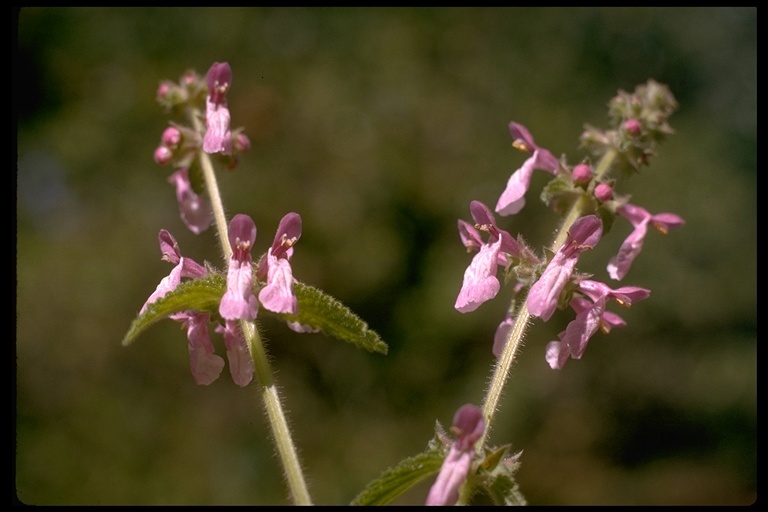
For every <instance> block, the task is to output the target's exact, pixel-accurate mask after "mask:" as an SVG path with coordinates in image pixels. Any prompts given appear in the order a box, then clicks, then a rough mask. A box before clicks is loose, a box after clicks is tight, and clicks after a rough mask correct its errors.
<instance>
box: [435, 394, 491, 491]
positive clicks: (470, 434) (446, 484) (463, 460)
mask: <svg viewBox="0 0 768 512" xmlns="http://www.w3.org/2000/svg"><path fill="white" fill-rule="evenodd" d="M451 430H452V431H453V432H454V433H455V435H456V438H455V440H454V441H453V443H452V444H451V447H450V448H449V450H448V455H446V457H445V460H444V461H443V465H442V467H441V468H440V473H439V474H438V475H437V479H436V480H435V483H434V484H432V487H431V488H430V489H429V494H428V495H427V501H426V503H425V504H426V505H455V504H456V502H457V501H458V500H459V490H460V488H461V486H462V485H463V484H464V482H466V481H467V477H468V476H469V471H470V469H471V468H472V458H473V457H474V453H475V452H474V445H475V443H476V442H477V441H478V439H480V437H482V435H483V432H484V431H485V419H484V418H483V413H482V411H481V410H480V408H478V407H477V406H475V405H472V404H465V405H463V406H461V407H460V408H459V410H458V411H456V414H455V415H454V417H453V427H452V428H451Z"/></svg>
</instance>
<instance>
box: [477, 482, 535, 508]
mask: <svg viewBox="0 0 768 512" xmlns="http://www.w3.org/2000/svg"><path fill="white" fill-rule="evenodd" d="M485 490H486V492H487V493H488V496H490V498H491V500H492V501H493V502H494V504H496V505H526V504H527V502H526V501H525V497H524V496H523V495H522V493H521V492H520V487H519V486H518V485H517V482H516V481H515V479H514V478H512V477H511V476H509V475H497V476H496V477H495V478H493V482H492V483H491V485H489V486H486V487H485Z"/></svg>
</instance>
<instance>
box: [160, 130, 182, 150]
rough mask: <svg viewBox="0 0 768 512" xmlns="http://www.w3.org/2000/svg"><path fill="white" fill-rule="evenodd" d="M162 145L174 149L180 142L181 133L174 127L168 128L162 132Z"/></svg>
mask: <svg viewBox="0 0 768 512" xmlns="http://www.w3.org/2000/svg"><path fill="white" fill-rule="evenodd" d="M161 140H162V141H163V144H164V145H166V146H169V147H176V146H178V145H179V142H181V132H180V131H179V129H178V128H176V127H175V126H169V127H168V128H166V129H165V131H164V132H163V136H162V137H161Z"/></svg>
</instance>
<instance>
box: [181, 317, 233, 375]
mask: <svg viewBox="0 0 768 512" xmlns="http://www.w3.org/2000/svg"><path fill="white" fill-rule="evenodd" d="M210 318H211V315H209V314H208V313H195V312H187V313H185V314H183V315H180V316H178V317H177V318H176V319H177V320H180V321H181V322H182V324H183V325H184V326H185V327H186V328H187V339H188V340H189V343H188V348H189V367H190V370H191V371H192V377H193V378H194V379H195V382H196V383H197V384H199V385H201V386H207V385H208V384H210V383H212V382H213V381H215V380H216V379H218V378H219V375H221V370H222V369H223V368H224V360H223V359H222V358H221V357H220V356H217V355H216V354H215V353H214V348H213V343H212V342H211V337H210V334H208V321H209V320H210Z"/></svg>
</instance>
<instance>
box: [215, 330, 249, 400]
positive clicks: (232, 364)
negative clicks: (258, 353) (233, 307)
mask: <svg viewBox="0 0 768 512" xmlns="http://www.w3.org/2000/svg"><path fill="white" fill-rule="evenodd" d="M216 332H218V333H220V334H222V335H223V336H224V345H225V346H226V347H227V360H228V361H229V373H230V374H231V375H232V380H233V381H235V384H237V385H238V386H240V387H244V386H247V385H248V383H250V382H251V379H253V371H254V367H253V358H252V357H251V353H250V351H249V350H248V345H247V344H246V342H245V337H244V336H243V331H242V330H241V329H240V326H239V325H238V324H237V322H235V321H234V320H225V321H224V325H220V324H219V325H217V326H216Z"/></svg>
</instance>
